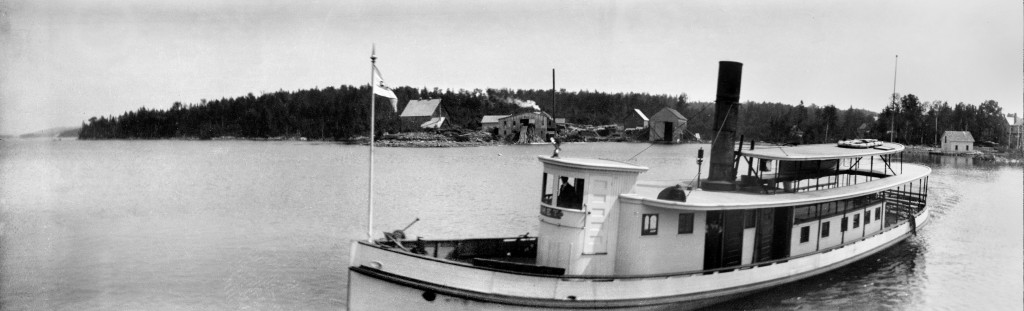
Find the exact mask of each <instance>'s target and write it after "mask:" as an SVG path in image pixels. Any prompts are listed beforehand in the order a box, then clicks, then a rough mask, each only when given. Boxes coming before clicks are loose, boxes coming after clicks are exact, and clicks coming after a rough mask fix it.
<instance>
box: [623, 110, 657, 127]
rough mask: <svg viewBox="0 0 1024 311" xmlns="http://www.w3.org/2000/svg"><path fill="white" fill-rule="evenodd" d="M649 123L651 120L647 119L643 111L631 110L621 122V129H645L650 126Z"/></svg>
mask: <svg viewBox="0 0 1024 311" xmlns="http://www.w3.org/2000/svg"><path fill="white" fill-rule="evenodd" d="M650 122H651V119H649V118H647V115H645V114H644V112H643V111H640V109H633V112H632V113H630V114H629V115H627V116H626V119H625V120H623V121H622V127H623V128H624V129H645V128H647V126H648V125H650Z"/></svg>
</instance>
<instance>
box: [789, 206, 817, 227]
mask: <svg viewBox="0 0 1024 311" xmlns="http://www.w3.org/2000/svg"><path fill="white" fill-rule="evenodd" d="M817 214H818V205H805V206H797V207H796V208H794V209H793V219H794V223H798V224H801V223H805V222H809V221H815V220H818V215H817Z"/></svg>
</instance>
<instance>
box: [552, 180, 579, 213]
mask: <svg viewBox="0 0 1024 311" xmlns="http://www.w3.org/2000/svg"><path fill="white" fill-rule="evenodd" d="M557 196H558V198H557V199H556V200H555V203H556V204H557V206H558V207H564V208H571V209H583V178H570V177H566V176H562V177H561V178H559V179H558V195H557Z"/></svg>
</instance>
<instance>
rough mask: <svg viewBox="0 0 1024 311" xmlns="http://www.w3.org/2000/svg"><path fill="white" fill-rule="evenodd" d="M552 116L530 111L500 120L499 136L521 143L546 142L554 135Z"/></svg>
mask: <svg viewBox="0 0 1024 311" xmlns="http://www.w3.org/2000/svg"><path fill="white" fill-rule="evenodd" d="M553 121H554V120H553V119H552V118H551V115H549V114H547V113H544V112H540V111H528V112H520V113H517V114H513V115H510V116H507V117H504V118H501V119H498V135H499V136H501V137H513V138H515V139H516V142H519V143H532V142H546V141H548V138H549V137H550V136H551V135H553V134H554V133H553V132H551V131H549V127H551V126H553V125H554V123H553Z"/></svg>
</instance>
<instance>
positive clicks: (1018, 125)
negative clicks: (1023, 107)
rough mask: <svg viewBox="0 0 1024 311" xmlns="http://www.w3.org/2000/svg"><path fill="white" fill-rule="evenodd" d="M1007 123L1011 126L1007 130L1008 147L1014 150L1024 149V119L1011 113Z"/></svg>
mask: <svg viewBox="0 0 1024 311" xmlns="http://www.w3.org/2000/svg"><path fill="white" fill-rule="evenodd" d="M1006 123H1007V124H1008V125H1009V126H1007V128H1006V132H1007V133H1006V134H1007V135H1006V136H1007V138H1009V140H1008V141H1007V145H1008V146H1009V147H1010V148H1013V149H1024V118H1020V117H1018V116H1017V114H1015V113H1011V114H1008V115H1007V117H1006Z"/></svg>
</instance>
